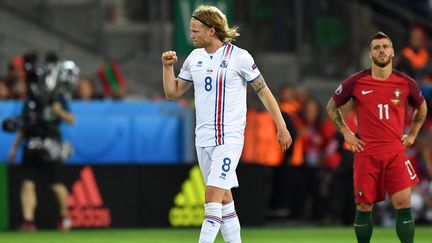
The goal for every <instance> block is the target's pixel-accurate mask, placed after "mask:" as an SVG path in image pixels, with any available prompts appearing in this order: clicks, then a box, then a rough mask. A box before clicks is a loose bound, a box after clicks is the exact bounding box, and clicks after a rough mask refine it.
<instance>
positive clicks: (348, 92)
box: [332, 74, 359, 107]
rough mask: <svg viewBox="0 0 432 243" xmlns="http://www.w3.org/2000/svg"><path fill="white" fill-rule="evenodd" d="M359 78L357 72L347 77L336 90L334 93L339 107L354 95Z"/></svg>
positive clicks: (334, 98)
mask: <svg viewBox="0 0 432 243" xmlns="http://www.w3.org/2000/svg"><path fill="white" fill-rule="evenodd" d="M358 79H359V75H357V74H355V75H353V76H350V77H349V78H347V79H345V80H344V81H343V82H342V83H341V84H340V85H339V86H338V87H337V89H336V90H335V92H334V94H333V96H332V97H333V100H334V101H335V103H336V106H337V107H340V106H342V105H344V104H345V103H347V102H348V101H349V100H350V99H351V97H353V92H354V87H355V83H356V81H357V80H358Z"/></svg>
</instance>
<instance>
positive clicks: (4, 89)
mask: <svg viewBox="0 0 432 243" xmlns="http://www.w3.org/2000/svg"><path fill="white" fill-rule="evenodd" d="M9 98H10V90H9V87H8V86H7V85H6V81H4V80H3V79H0V100H7V99H9Z"/></svg>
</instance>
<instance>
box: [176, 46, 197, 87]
mask: <svg viewBox="0 0 432 243" xmlns="http://www.w3.org/2000/svg"><path fill="white" fill-rule="evenodd" d="M191 56H192V53H191V54H189V56H188V57H187V58H186V60H185V61H184V63H183V66H182V67H181V69H180V73H179V75H178V78H179V79H181V80H184V81H187V82H193V80H192V74H191V71H190V68H191V65H190V63H191V61H190V60H191V59H192V57H191Z"/></svg>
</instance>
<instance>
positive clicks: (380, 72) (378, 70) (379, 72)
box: [371, 63, 393, 80]
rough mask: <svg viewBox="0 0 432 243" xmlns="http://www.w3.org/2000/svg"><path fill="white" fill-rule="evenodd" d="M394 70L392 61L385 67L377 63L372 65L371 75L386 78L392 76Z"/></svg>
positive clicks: (376, 77)
mask: <svg viewBox="0 0 432 243" xmlns="http://www.w3.org/2000/svg"><path fill="white" fill-rule="evenodd" d="M392 71H393V69H392V65H391V63H389V64H388V65H387V66H385V67H379V66H377V65H372V68H371V75H372V77H373V78H374V79H377V80H386V79H388V78H389V77H390V75H391V74H392Z"/></svg>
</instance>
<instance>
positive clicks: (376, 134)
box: [333, 69, 424, 154]
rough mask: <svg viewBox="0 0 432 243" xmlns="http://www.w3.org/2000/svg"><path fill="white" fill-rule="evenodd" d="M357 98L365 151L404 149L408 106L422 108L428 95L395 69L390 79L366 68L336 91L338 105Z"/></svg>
mask: <svg viewBox="0 0 432 243" xmlns="http://www.w3.org/2000/svg"><path fill="white" fill-rule="evenodd" d="M350 98H353V100H354V102H355V104H356V109H357V120H358V130H357V135H358V136H359V137H360V139H362V140H363V141H364V142H365V143H366V145H365V146H364V150H363V152H361V153H364V154H367V153H386V152H396V151H403V150H405V147H404V146H403V144H402V142H401V138H402V135H403V128H404V120H405V106H406V104H407V103H408V104H409V105H411V106H414V107H419V106H420V105H421V104H422V103H423V101H424V98H423V96H422V94H421V92H420V89H419V88H418V86H417V83H416V82H415V81H414V80H413V79H411V78H410V77H408V76H407V75H405V74H403V73H401V72H398V71H396V70H393V73H392V74H391V75H390V77H389V78H388V79H386V80H376V79H374V78H373V77H372V76H371V70H370V69H366V70H362V71H360V72H358V73H355V74H354V75H352V76H350V77H349V78H347V79H346V80H344V81H343V82H342V84H340V85H339V87H338V88H337V89H336V91H335V93H334V94H333V100H334V101H335V102H336V105H337V107H339V106H341V105H343V104H345V103H346V102H347V101H348V100H350Z"/></svg>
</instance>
